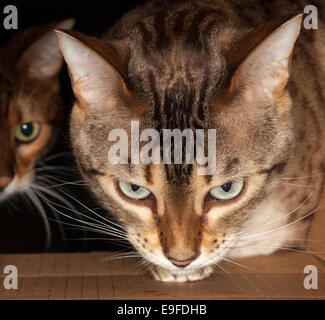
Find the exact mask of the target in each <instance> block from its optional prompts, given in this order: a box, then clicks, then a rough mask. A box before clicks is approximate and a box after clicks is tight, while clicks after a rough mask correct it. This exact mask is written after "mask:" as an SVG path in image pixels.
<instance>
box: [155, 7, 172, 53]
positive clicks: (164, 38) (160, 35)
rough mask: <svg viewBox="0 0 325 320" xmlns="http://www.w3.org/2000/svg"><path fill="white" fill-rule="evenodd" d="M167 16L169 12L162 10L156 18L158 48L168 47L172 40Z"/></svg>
mask: <svg viewBox="0 0 325 320" xmlns="http://www.w3.org/2000/svg"><path fill="white" fill-rule="evenodd" d="M166 16H167V12H164V11H160V12H159V13H158V14H157V15H156V16H155V18H154V20H155V21H154V27H155V31H156V36H157V40H156V47H157V49H158V50H159V49H161V48H166V47H168V46H169V44H170V41H171V39H170V38H169V37H168V35H167V32H166Z"/></svg>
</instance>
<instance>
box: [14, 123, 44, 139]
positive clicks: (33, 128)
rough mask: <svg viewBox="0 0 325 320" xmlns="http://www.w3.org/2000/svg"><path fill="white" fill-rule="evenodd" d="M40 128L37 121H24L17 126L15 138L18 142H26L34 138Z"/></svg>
mask: <svg viewBox="0 0 325 320" xmlns="http://www.w3.org/2000/svg"><path fill="white" fill-rule="evenodd" d="M40 130H41V125H40V124H39V123H37V122H26V123H23V124H21V125H20V126H19V127H17V129H16V132H15V138H16V139H17V140H18V141H19V142H23V143H27V142H32V141H33V140H35V139H36V138H37V137H38V135H39V133H40Z"/></svg>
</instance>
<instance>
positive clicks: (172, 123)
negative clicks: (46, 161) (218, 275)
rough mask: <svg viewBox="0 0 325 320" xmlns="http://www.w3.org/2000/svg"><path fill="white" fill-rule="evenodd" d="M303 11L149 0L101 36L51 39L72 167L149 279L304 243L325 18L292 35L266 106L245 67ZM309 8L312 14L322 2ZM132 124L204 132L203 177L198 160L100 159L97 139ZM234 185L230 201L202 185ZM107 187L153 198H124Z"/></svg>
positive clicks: (218, 1)
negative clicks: (65, 71)
mask: <svg viewBox="0 0 325 320" xmlns="http://www.w3.org/2000/svg"><path fill="white" fill-rule="evenodd" d="M308 4H310V3H308ZM304 6H305V3H304V2H303V1H289V0H287V1H286V0H284V1H277V0H275V1H256V0H254V1H253V0H251V1H226V0H215V1H203V0H198V1H150V2H148V3H147V4H145V5H143V6H141V7H138V8H136V9H134V10H133V11H131V12H130V13H128V14H126V15H125V16H124V17H123V18H122V19H121V20H120V21H119V22H117V23H116V25H115V26H114V27H113V28H112V29H111V30H110V31H109V32H108V33H107V35H106V36H105V37H104V41H105V42H103V41H100V40H97V39H94V38H91V37H88V36H85V35H81V34H78V33H75V32H66V33H63V32H59V33H58V39H59V43H60V48H61V50H62V53H63V55H64V57H65V60H66V61H67V64H68V67H69V71H70V75H71V78H72V84H73V89H74V92H75V95H76V97H77V99H78V101H77V103H76V105H75V106H74V109H73V114H72V120H71V135H72V141H73V146H74V151H75V155H76V158H77V161H78V164H79V166H80V169H81V171H82V172H83V174H84V176H85V178H86V180H87V181H88V182H89V185H90V187H91V190H92V192H93V193H94V194H95V195H96V196H97V198H98V199H99V200H100V202H101V203H102V204H103V205H104V206H105V207H106V208H107V209H109V210H111V211H112V212H113V213H114V214H115V215H116V217H117V218H118V219H119V221H120V222H121V224H122V225H123V227H124V228H125V229H126V230H127V234H128V239H129V240H130V241H131V243H132V244H133V245H134V246H135V248H136V249H137V250H138V251H139V252H140V253H141V255H142V256H143V257H144V258H146V259H147V260H149V261H150V262H151V263H152V265H153V266H152V272H153V274H154V276H155V278H156V279H160V280H164V281H187V280H198V279H202V278H204V277H206V276H208V275H209V274H210V273H211V272H212V270H213V266H214V265H215V264H217V263H218V262H219V261H221V260H222V259H223V258H224V259H228V257H232V256H249V255H258V254H270V253H272V252H274V251H275V250H278V249H281V248H287V247H302V248H303V247H304V245H305V242H304V239H305V236H306V232H307V231H308V226H309V224H310V222H311V221H310V219H309V218H310V217H311V216H312V215H311V213H312V212H314V210H316V209H317V207H318V205H319V204H318V200H319V195H320V193H321V191H322V189H323V183H324V173H325V157H324V156H325V146H324V144H325V130H324V121H325V74H324V72H325V64H324V61H325V34H324V31H325V28H324V24H323V21H319V29H318V30H305V29H304V28H303V27H302V28H301V33H300V36H299V38H298V40H297V42H296V44H295V48H294V51H293V55H292V59H289V60H291V61H289V62H291V64H289V67H288V68H289V69H288V72H290V80H289V82H288V85H287V76H286V75H287V74H288V73H287V72H286V73H282V72H283V70H284V69H283V67H281V66H280V65H279V64H278V65H277V67H276V68H277V69H276V70H277V71H276V73H273V75H272V77H271V76H270V79H269V80H270V81H273V80H274V79H277V80H278V84H277V86H276V87H275V88H272V90H273V91H272V97H274V100H272V101H271V102H270V100H268V99H266V97H265V93H263V92H261V91H260V83H261V82H262V81H263V80H265V79H264V74H263V73H262V71H261V72H259V70H258V69H257V70H256V69H250V68H253V67H252V65H253V66H254V59H253V61H251V63H250V64H245V61H250V60H247V59H249V57H250V56H252V55H253V54H254V53H255V52H258V50H259V48H263V46H262V45H263V43H265V42H263V41H264V39H266V38H268V37H269V36H270V35H271V34H272V32H275V30H279V29H278V28H280V26H283V25H285V22H286V21H288V20H290V19H293V17H294V15H296V14H297V13H301V12H303V8H304ZM316 6H317V8H318V11H319V16H320V17H321V15H322V14H324V4H322V3H321V1H320V2H318V3H317V4H316ZM295 19H298V18H297V17H296V18H295ZM290 21H292V20H290ZM255 49H256V50H255ZM70 51H71V52H73V54H71V52H70ZM85 52H87V53H88V55H87V58H82V57H84V55H83V54H84V53H85ZM289 53H290V52H289ZM79 56H80V58H79V60H78V59H76V58H75V57H79ZM102 57H104V59H105V60H104V59H103V58H102ZM285 58H290V57H285ZM83 59H85V60H83ZM258 59H261V60H263V54H260V56H258ZM87 64H88V65H89V68H90V69H91V71H87V70H88V69H87ZM255 67H256V66H255ZM260 67H261V68H262V67H263V66H260ZM80 70H82V71H80ZM278 76H279V79H278V78H277V77H278ZM130 120H138V121H140V130H141V129H145V128H155V129H157V130H159V131H160V132H161V130H162V129H164V128H168V129H174V128H179V129H181V130H183V129H185V128H192V129H196V128H203V129H208V128H215V129H216V131H217V149H216V150H217V169H216V171H215V173H214V174H213V175H212V176H198V175H197V174H196V170H195V169H196V167H197V164H194V165H187V164H182V165H173V164H171V165H162V164H161V165H150V166H145V165H111V164H109V162H108V161H107V152H108V148H109V147H110V143H108V142H107V137H108V133H109V132H110V130H112V129H114V128H123V129H125V130H126V131H127V132H130ZM237 178H245V187H244V189H243V191H242V192H241V194H240V195H239V196H238V197H236V198H235V199H232V200H229V201H217V200H212V199H211V197H209V190H211V189H212V188H213V187H215V186H220V185H222V184H223V183H226V182H229V181H234V180H235V179H237ZM117 181H125V182H129V183H133V184H136V185H139V186H143V187H146V188H147V189H149V190H150V191H151V193H152V194H151V196H150V197H149V198H148V199H146V200H143V201H136V200H131V199H128V197H126V196H124V195H123V193H122V192H121V191H120V190H119V188H118V185H117ZM182 262H184V265H182ZM188 262H191V263H190V264H188ZM185 265H187V266H186V267H185Z"/></svg>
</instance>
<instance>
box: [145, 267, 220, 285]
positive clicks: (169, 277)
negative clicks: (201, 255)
mask: <svg viewBox="0 0 325 320" xmlns="http://www.w3.org/2000/svg"><path fill="white" fill-rule="evenodd" d="M214 270H215V269H214V267H213V266H207V267H204V268H201V269H197V270H195V271H192V272H183V273H182V272H181V271H180V272H179V273H173V272H171V271H170V270H168V269H165V268H162V267H160V266H155V267H152V268H151V269H150V271H151V274H152V275H153V277H154V278H155V279H156V280H159V281H164V282H190V281H199V280H203V279H205V278H208V277H209V276H210V275H211V274H212V273H213V272H214Z"/></svg>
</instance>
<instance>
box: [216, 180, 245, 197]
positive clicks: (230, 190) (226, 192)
mask: <svg viewBox="0 0 325 320" xmlns="http://www.w3.org/2000/svg"><path fill="white" fill-rule="evenodd" d="M243 188H244V179H238V180H234V181H231V182H228V183H225V184H223V185H221V186H218V187H214V188H213V189H211V190H210V195H211V196H212V198H214V199H217V200H230V199H233V198H235V197H237V196H238V195H239V194H240V193H241V191H242V190H243Z"/></svg>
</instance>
